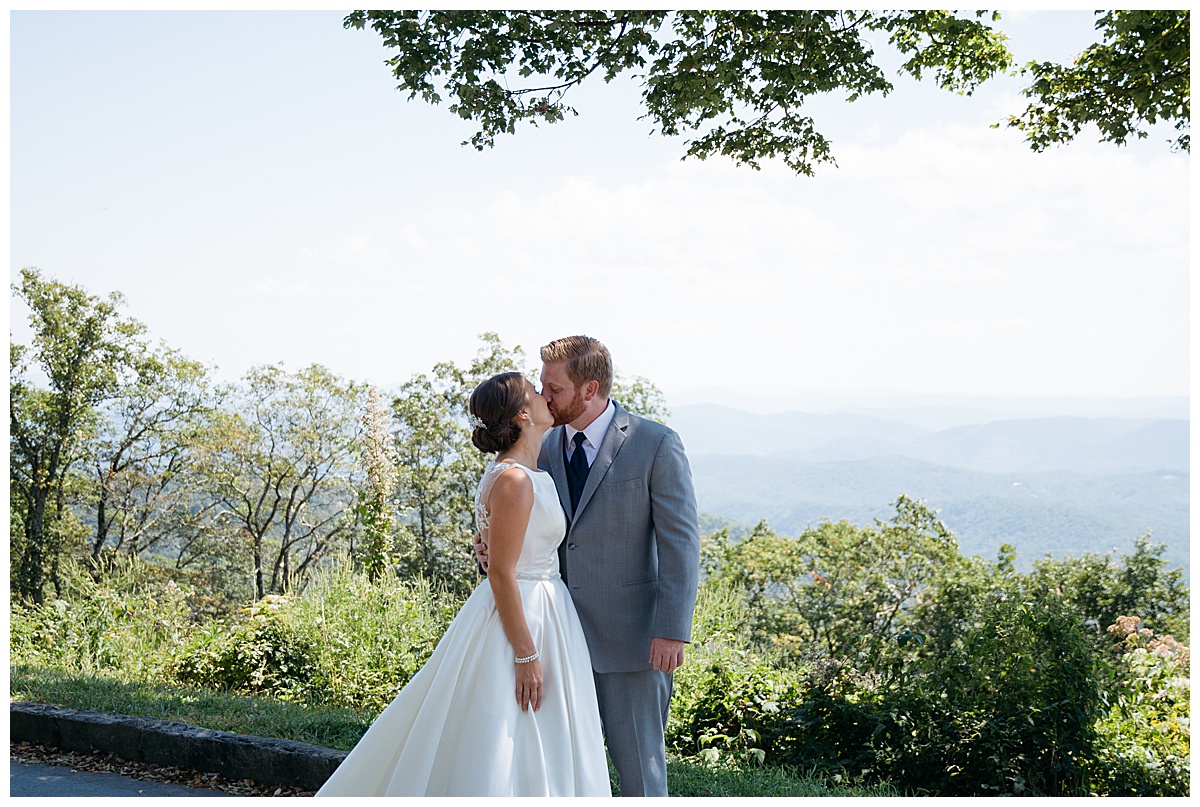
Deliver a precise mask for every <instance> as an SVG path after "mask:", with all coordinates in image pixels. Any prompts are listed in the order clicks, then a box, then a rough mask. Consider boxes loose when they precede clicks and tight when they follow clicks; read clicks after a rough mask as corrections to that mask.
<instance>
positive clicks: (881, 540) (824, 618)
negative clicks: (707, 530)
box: [705, 495, 962, 659]
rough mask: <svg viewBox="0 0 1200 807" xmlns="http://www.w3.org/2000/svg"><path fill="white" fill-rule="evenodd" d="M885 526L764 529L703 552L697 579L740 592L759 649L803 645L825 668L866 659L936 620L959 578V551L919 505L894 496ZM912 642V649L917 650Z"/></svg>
mask: <svg viewBox="0 0 1200 807" xmlns="http://www.w3.org/2000/svg"><path fill="white" fill-rule="evenodd" d="M895 506H896V515H895V516H894V517H893V518H892V520H891V521H889V522H882V521H878V520H877V521H876V523H875V524H874V525H872V526H868V527H862V528H860V527H856V526H855V525H853V524H851V523H850V522H848V521H844V520H843V521H839V522H836V523H835V522H831V521H823V522H821V523H820V524H819V525H817V526H816V527H810V528H809V529H807V530H805V531H804V532H803V533H802V534H801V535H800V536H799V537H797V538H795V539H792V538H788V537H786V536H780V535H777V534H775V533H774V532H773V531H772V530H771V529H770V528H769V527H767V525H766V524H765V523H762V524H759V525H758V526H757V527H756V528H755V529H754V531H753V532H752V533H751V535H750V536H749V537H748V538H746V539H744V540H742V541H740V542H738V543H736V544H732V543H730V542H729V541H728V540H727V539H724V540H723V539H722V538H721V537H720V536H717V537H716V540H714V541H711V543H710V544H709V546H708V548H707V550H706V553H705V554H706V561H705V566H706V571H707V572H708V573H709V574H710V575H712V574H715V575H717V576H719V577H722V578H724V579H727V580H730V581H731V582H733V583H735V584H737V585H738V586H740V587H741V588H742V589H743V590H744V591H745V592H746V594H747V601H748V604H749V605H750V609H751V612H752V613H753V614H754V615H755V621H756V623H757V624H756V628H757V629H758V631H759V635H760V636H761V637H763V638H764V639H765V640H767V641H770V642H776V643H783V644H790V643H799V645H800V646H804V645H809V646H813V647H815V648H817V649H818V650H819V652H820V653H821V654H823V655H825V656H828V657H830V658H841V659H845V658H848V657H853V656H856V655H858V654H861V653H872V652H874V651H875V650H877V649H879V648H880V647H882V646H883V642H886V641H888V640H893V639H901V637H904V640H907V639H908V637H912V636H916V635H918V634H919V633H920V632H921V630H922V628H921V625H920V624H919V623H918V621H917V615H920V616H921V617H922V619H923V620H935V618H936V615H937V610H938V605H937V604H938V603H939V601H940V599H941V595H942V594H943V593H944V592H943V589H945V588H946V587H947V585H948V584H949V583H950V582H951V581H953V580H954V579H955V576H956V574H957V572H959V571H960V567H961V565H962V558H961V556H960V555H959V552H958V542H957V540H956V539H955V538H954V535H953V534H952V533H951V532H950V531H949V530H948V529H947V528H946V526H945V525H944V524H943V523H942V522H941V521H939V520H938V519H937V517H936V513H935V512H934V511H933V510H931V509H929V508H928V507H927V506H926V505H925V504H924V502H920V501H914V500H912V499H910V498H908V497H907V496H903V495H901V496H900V497H899V498H898V499H897V500H896V502H895ZM918 641H919V640H918Z"/></svg>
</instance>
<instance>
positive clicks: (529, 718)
mask: <svg viewBox="0 0 1200 807" xmlns="http://www.w3.org/2000/svg"><path fill="white" fill-rule="evenodd" d="M518 584H519V587H520V590H521V600H522V604H523V606H524V610H525V619H526V621H527V622H528V624H529V630H530V632H531V633H532V635H533V640H534V643H535V645H536V646H537V648H538V649H539V652H540V653H541V659H540V660H541V662H542V670H543V699H542V706H541V709H540V710H538V711H537V712H534V711H533V710H532V709H530V710H528V711H522V710H521V708H520V706H519V705H518V704H517V699H516V670H515V667H514V663H513V650H512V645H511V644H510V643H509V640H508V638H507V636H506V634H505V632H504V628H503V626H502V625H501V623H500V617H499V614H498V613H497V610H496V603H495V599H494V597H493V596H492V590H491V586H490V584H489V583H488V582H487V581H486V580H485V581H484V582H483V583H481V584H480V585H479V587H477V588H476V589H475V591H474V592H472V594H471V596H470V597H468V598H467V601H466V603H465V604H464V605H463V607H462V610H461V611H459V613H458V615H457V616H456V617H455V618H454V621H453V622H452V623H451V624H450V627H449V628H448V629H447V630H446V633H445V635H444V636H443V637H442V640H441V641H440V642H439V643H438V645H437V648H436V649H435V650H434V652H433V655H432V656H430V658H429V661H428V662H426V664H425V666H424V667H422V668H421V670H420V671H418V672H417V674H416V675H414V676H413V677H412V679H411V680H410V681H409V682H408V684H407V685H406V686H405V687H404V689H403V690H402V691H401V692H400V694H399V695H397V696H396V698H395V700H393V701H392V702H391V704H390V705H388V707H387V708H386V709H385V710H384V711H383V713H382V714H380V715H379V717H378V718H376V720H375V722H374V723H373V724H372V725H371V727H370V729H368V730H367V733H366V734H364V735H363V737H362V739H361V740H360V741H359V743H358V745H356V746H355V747H354V750H353V751H351V752H350V754H349V756H347V757H346V759H345V760H344V761H343V762H342V764H341V765H340V766H339V767H338V769H337V770H336V771H335V772H334V774H333V776H331V777H330V779H329V780H328V781H327V782H326V783H325V785H324V786H323V787H322V788H321V789H320V791H318V793H317V795H318V796H608V795H611V791H610V787H609V778H608V764H607V761H606V759H605V754H604V743H603V735H602V730H601V724H600V713H599V709H598V707H597V705H596V692H595V682H594V679H593V677H592V665H591V659H590V657H589V655H588V648H587V643H586V641H585V640H584V637H583V630H582V628H581V627H580V625H579V617H578V616H577V614H576V613H575V606H574V603H572V601H571V596H570V594H569V592H568V591H567V587H566V585H565V584H564V583H563V581H562V580H561V579H560V578H558V577H557V576H554V577H549V578H543V579H519V580H518Z"/></svg>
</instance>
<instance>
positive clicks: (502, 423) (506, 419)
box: [470, 373, 530, 454]
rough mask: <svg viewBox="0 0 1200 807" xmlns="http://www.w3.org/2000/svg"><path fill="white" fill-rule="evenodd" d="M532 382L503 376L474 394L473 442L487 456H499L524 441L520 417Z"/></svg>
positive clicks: (471, 407) (495, 378) (494, 378)
mask: <svg viewBox="0 0 1200 807" xmlns="http://www.w3.org/2000/svg"><path fill="white" fill-rule="evenodd" d="M529 387H530V384H529V380H528V379H526V378H525V376H523V375H521V374H520V373H500V374H499V375H494V376H492V377H491V378H489V379H488V380H487V381H484V382H483V383H482V384H480V385H479V386H478V387H476V388H475V391H474V392H472V393H471V402H470V410H471V423H472V424H473V425H474V427H475V428H474V430H473V431H472V432H471V442H472V443H474V444H475V447H476V448H478V449H479V450H480V451H482V452H484V453H485V454H499V453H500V452H501V451H506V450H508V449H509V448H512V447H513V446H514V445H515V444H516V442H517V440H519V439H520V438H521V426H520V424H519V423H518V422H517V415H518V414H520V412H521V410H522V409H524V408H525V406H526V405H527V404H528V403H529Z"/></svg>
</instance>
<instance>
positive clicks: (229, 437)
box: [197, 365, 363, 599]
mask: <svg viewBox="0 0 1200 807" xmlns="http://www.w3.org/2000/svg"><path fill="white" fill-rule="evenodd" d="M227 394H228V395H229V397H230V399H231V402H232V406H231V407H230V408H229V409H227V410H224V411H222V412H220V413H219V414H218V416H217V417H215V418H214V420H213V422H212V424H211V425H210V426H209V428H208V429H207V431H206V434H205V436H204V438H203V439H202V440H200V441H199V445H198V446H197V451H198V452H200V454H201V468H202V471H203V473H204V475H205V477H206V483H207V486H208V488H209V490H210V491H211V493H212V494H213V495H214V496H215V497H216V498H217V500H218V501H219V503H220V506H221V509H222V510H223V511H224V513H225V514H226V516H227V518H228V519H229V520H230V521H231V522H232V523H233V524H235V525H236V526H237V529H238V531H239V532H240V534H241V536H242V537H243V538H244V540H245V541H246V543H247V545H248V548H249V551H250V554H251V561H252V574H253V577H254V589H255V594H256V596H257V597H258V598H259V599H261V598H262V597H264V596H265V595H266V594H268V593H275V592H282V591H284V590H286V589H287V588H288V587H289V586H291V585H292V584H293V582H294V581H299V583H300V584H301V585H302V584H303V581H304V579H305V576H306V574H307V573H308V572H309V571H311V569H312V568H313V567H314V566H315V565H316V563H317V562H318V561H319V560H320V559H321V558H323V557H325V556H327V555H329V554H330V553H331V552H332V551H333V549H334V548H335V547H337V546H339V545H340V542H341V540H342V539H343V538H346V537H347V536H348V535H349V533H350V531H351V530H352V529H353V528H354V518H353V513H354V499H355V495H354V484H353V478H352V477H353V473H354V462H353V459H354V447H355V444H356V443H357V441H358V431H359V428H360V423H359V412H361V410H362V397H363V396H362V390H361V388H360V387H359V386H358V385H356V384H354V383H349V382H344V381H342V380H341V379H340V378H338V377H337V376H336V375H334V374H333V373H331V372H330V371H329V370H327V369H325V368H324V367H322V366H320V365H312V366H311V367H308V368H306V369H304V370H300V371H298V372H296V373H294V374H288V373H287V372H285V371H284V369H283V368H282V367H281V366H280V365H268V366H264V367H256V368H253V369H251V370H250V371H249V372H248V373H247V374H246V376H245V377H244V379H243V381H242V384H241V385H240V386H239V387H237V388H234V389H231V390H228V392H227Z"/></svg>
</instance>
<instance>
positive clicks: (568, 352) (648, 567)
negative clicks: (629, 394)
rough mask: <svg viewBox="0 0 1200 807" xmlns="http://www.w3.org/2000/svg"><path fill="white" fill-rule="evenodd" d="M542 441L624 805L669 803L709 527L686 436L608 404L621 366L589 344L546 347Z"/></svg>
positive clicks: (564, 563)
mask: <svg viewBox="0 0 1200 807" xmlns="http://www.w3.org/2000/svg"><path fill="white" fill-rule="evenodd" d="M541 356H542V377H541V381H542V395H543V397H545V399H546V403H547V404H548V405H549V407H550V412H551V413H552V414H553V415H554V424H555V426H556V427H557V428H555V429H553V430H552V431H550V432H549V433H548V434H547V436H546V439H545V441H544V442H543V443H542V453H541V456H540V457H539V459H538V467H539V468H541V469H542V470H544V471H549V472H550V475H551V476H553V477H554V484H555V485H556V486H557V487H558V496H559V499H560V500H561V501H562V505H563V510H564V511H565V512H566V514H567V521H568V524H569V526H568V527H567V537H566V540H564V541H563V543H562V545H561V546H560V547H559V550H558V555H559V561H560V567H561V570H562V576H563V581H564V582H565V583H566V584H567V588H568V589H569V590H570V592H571V598H572V599H573V600H574V602H575V609H576V610H577V611H578V612H579V619H580V621H581V622H582V623H583V632H584V635H585V636H586V637H587V643H588V650H589V652H590V653H591V657H592V669H593V671H594V672H595V679H596V695H597V699H598V701H599V704H600V719H601V721H602V722H603V724H604V735H605V740H606V741H607V744H608V752H609V755H610V756H611V757H612V760H613V765H614V766H615V767H616V769H617V774H618V776H619V777H620V784H621V795H622V796H666V795H667V759H666V745H665V743H664V740H663V732H664V729H665V728H666V723H667V707H668V706H669V704H670V700H671V681H672V677H671V673H673V672H674V671H675V668H676V667H678V666H679V665H680V664H682V663H683V655H684V644H685V643H686V642H688V641H689V640H690V639H691V635H692V611H693V609H694V608H695V605H696V587H697V584H698V582H699V575H700V530H699V527H698V525H697V514H696V496H695V493H694V492H693V490H692V474H691V469H690V468H689V467H688V461H687V457H686V456H684V453H683V444H682V443H681V442H680V440H679V436H678V435H677V434H675V432H673V431H671V430H670V429H668V428H667V427H666V426H663V425H661V424H658V423H655V422H654V421H651V420H646V419H644V418H640V417H637V416H636V415H631V414H630V413H629V412H626V411H625V410H624V409H623V408H622V407H621V406H620V405H619V404H617V403H616V402H615V401H612V400H610V399H609V393H610V390H611V389H612V379H613V369H612V358H611V357H610V356H609V353H608V349H607V348H606V347H604V345H602V344H600V343H599V342H598V341H596V340H595V339H592V338H591V337H588V336H568V337H566V338H564V339H558V340H556V341H554V342H551V343H550V344H548V345H546V346H545V347H543V348H542V350H541Z"/></svg>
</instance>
